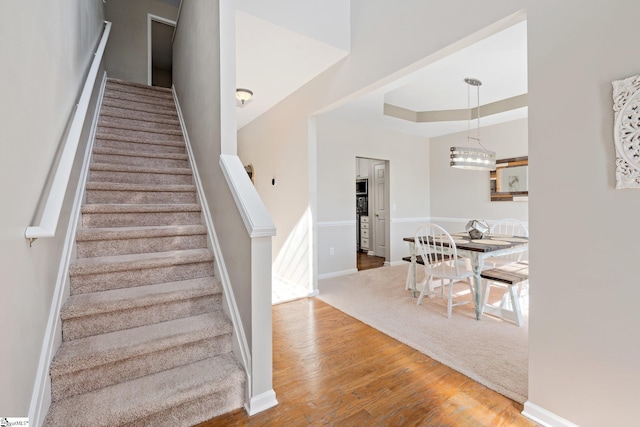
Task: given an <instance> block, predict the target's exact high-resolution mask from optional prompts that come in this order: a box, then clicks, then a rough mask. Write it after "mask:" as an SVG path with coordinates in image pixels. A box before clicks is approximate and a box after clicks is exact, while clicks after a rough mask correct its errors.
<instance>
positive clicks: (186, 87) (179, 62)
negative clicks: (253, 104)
mask: <svg viewBox="0 0 640 427" xmlns="http://www.w3.org/2000/svg"><path fill="white" fill-rule="evenodd" d="M173 60H174V63H173V81H174V86H175V89H176V93H177V96H178V101H179V102H180V106H181V108H182V112H183V115H184V119H185V122H186V126H187V132H188V135H189V139H190V141H191V145H192V148H193V152H194V156H195V158H196V164H197V167H198V171H199V173H200V179H201V180H202V186H203V189H204V192H205V197H206V198H207V202H208V205H209V209H210V210H211V215H212V217H213V221H214V223H215V227H216V233H217V236H218V239H219V241H220V245H221V247H222V251H223V256H224V261H225V263H226V267H227V270H228V272H229V276H230V279H231V284H232V286H233V292H234V296H235V299H236V303H237V305H238V308H239V311H240V316H241V319H242V323H243V328H244V331H245V334H246V336H247V341H248V342H249V343H251V329H250V326H251V292H250V291H251V270H250V268H249V265H250V264H249V260H250V259H251V258H250V257H251V241H250V239H249V237H248V234H247V230H246V228H245V226H244V223H243V222H242V218H241V217H240V214H239V212H238V210H237V208H236V205H235V202H234V200H233V197H232V196H231V193H230V191H229V188H228V186H227V182H226V180H225V178H224V176H223V175H222V171H221V169H220V166H219V164H218V161H219V158H220V154H221V137H220V126H221V120H220V117H221V109H220V28H219V2H218V1H211V0H189V1H187V2H185V3H184V4H183V5H182V9H181V12H180V22H178V27H177V30H176V37H175V40H174V50H173ZM230 102H233V100H232V99H231V100H230Z"/></svg>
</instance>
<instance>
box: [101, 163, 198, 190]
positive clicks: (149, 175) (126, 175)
mask: <svg viewBox="0 0 640 427" xmlns="http://www.w3.org/2000/svg"><path fill="white" fill-rule="evenodd" d="M89 179H90V180H91V181H94V182H121V183H131V184H163V185H167V184H169V185H175V184H177V185H185V184H186V185H188V184H193V175H192V173H191V169H190V168H166V167H165V168H157V167H156V168H154V167H143V166H135V165H117V164H110V163H92V164H91V165H90V166H89Z"/></svg>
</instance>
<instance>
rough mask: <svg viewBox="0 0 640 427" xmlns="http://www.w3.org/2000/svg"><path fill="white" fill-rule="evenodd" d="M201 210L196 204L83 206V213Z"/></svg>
mask: <svg viewBox="0 0 640 427" xmlns="http://www.w3.org/2000/svg"><path fill="white" fill-rule="evenodd" d="M201 210H202V208H201V207H200V205H198V204H197V203H161V204H149V203H140V204H135V203H129V204H123V203H94V204H89V205H83V206H82V208H81V211H82V213H83V214H85V213H105V214H108V213H159V212H199V211H201Z"/></svg>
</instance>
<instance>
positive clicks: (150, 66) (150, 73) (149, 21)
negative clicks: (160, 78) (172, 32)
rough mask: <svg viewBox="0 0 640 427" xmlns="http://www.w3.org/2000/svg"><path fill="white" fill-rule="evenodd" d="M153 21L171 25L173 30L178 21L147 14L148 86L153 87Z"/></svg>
mask: <svg viewBox="0 0 640 427" xmlns="http://www.w3.org/2000/svg"><path fill="white" fill-rule="evenodd" d="M153 21H156V22H160V23H161V24H167V25H171V26H172V27H173V28H175V27H176V21H172V20H170V19H167V18H163V17H162V16H157V15H152V14H150V13H147V84H148V85H149V86H151V83H152V77H153V62H152V61H153V58H152V52H153V46H152V45H151V44H152V43H153V40H152V38H151V24H152V23H153Z"/></svg>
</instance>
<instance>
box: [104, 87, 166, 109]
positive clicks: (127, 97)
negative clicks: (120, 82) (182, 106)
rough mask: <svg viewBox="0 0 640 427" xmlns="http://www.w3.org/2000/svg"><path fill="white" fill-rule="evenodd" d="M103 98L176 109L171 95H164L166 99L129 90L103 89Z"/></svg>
mask: <svg viewBox="0 0 640 427" xmlns="http://www.w3.org/2000/svg"><path fill="white" fill-rule="evenodd" d="M104 98H106V99H108V100H111V101H117V102H123V103H131V104H147V105H152V106H153V107H155V108H166V109H174V110H175V109H176V104H175V102H174V100H173V97H166V99H162V98H159V97H157V96H153V94H151V95H149V94H146V93H145V94H141V93H131V92H122V91H116V90H105V92H104Z"/></svg>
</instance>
